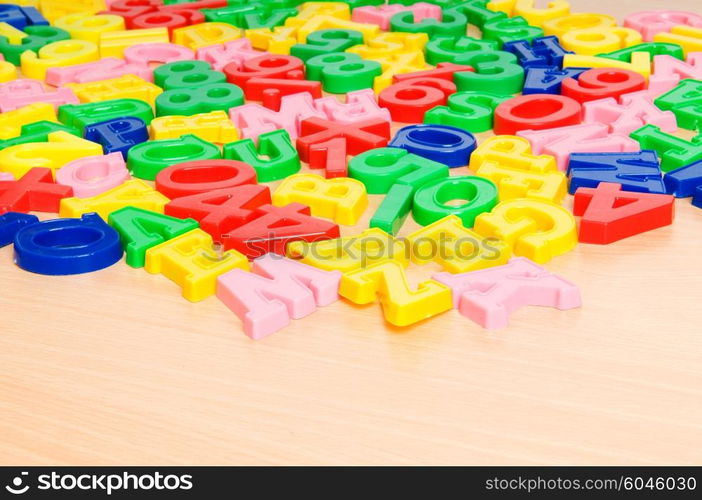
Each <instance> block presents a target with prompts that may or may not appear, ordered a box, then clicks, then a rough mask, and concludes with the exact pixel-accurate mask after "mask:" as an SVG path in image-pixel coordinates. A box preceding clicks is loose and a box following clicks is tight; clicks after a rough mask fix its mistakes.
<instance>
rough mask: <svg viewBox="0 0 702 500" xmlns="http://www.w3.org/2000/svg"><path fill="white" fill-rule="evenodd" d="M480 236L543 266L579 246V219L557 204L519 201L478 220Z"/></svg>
mask: <svg viewBox="0 0 702 500" xmlns="http://www.w3.org/2000/svg"><path fill="white" fill-rule="evenodd" d="M473 229H474V230H475V232H476V233H478V234H481V235H483V236H493V237H496V238H499V239H501V240H504V241H506V242H507V243H508V244H509V245H511V246H512V247H513V249H514V254H515V255H518V256H520V257H527V258H529V259H531V260H533V261H534V262H538V263H540V264H543V263H544V262H548V261H549V260H551V259H552V258H553V257H555V256H557V255H561V254H564V253H566V252H569V251H570V250H572V249H573V248H574V247H575V245H576V244H577V243H578V234H577V232H576V230H575V218H574V217H573V214H571V213H570V212H569V211H568V210H566V209H565V208H564V207H562V206H560V205H556V204H555V203H549V202H546V201H540V200H532V199H530V198H518V199H514V200H508V201H503V202H501V203H499V204H498V205H497V206H496V207H495V208H493V209H492V212H490V213H484V214H480V215H478V217H477V218H476V219H475V227H474V228H473Z"/></svg>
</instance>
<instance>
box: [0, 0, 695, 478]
mask: <svg viewBox="0 0 702 500" xmlns="http://www.w3.org/2000/svg"><path fill="white" fill-rule="evenodd" d="M543 3H544V4H545V2H543ZM571 3H572V4H573V9H572V10H573V11H575V12H585V11H589V12H601V13H608V14H612V15H616V16H617V17H618V18H619V20H620V21H621V20H622V19H623V17H624V16H625V15H626V14H628V13H631V12H635V11H639V10H645V9H647V8H655V7H656V6H657V5H660V2H656V1H654V0H645V1H644V0H621V1H619V2H611V1H604V0H597V1H594V0H587V1H585V0H573V1H572V2H571ZM538 5H542V3H541V2H539V4H538ZM668 7H670V8H676V9H681V10H691V11H695V10H697V12H698V13H700V12H702V9H701V8H700V3H699V1H698V0H675V1H673V2H670V4H669V5H668ZM615 9H616V10H615ZM489 135H490V133H486V134H480V136H481V138H483V139H484V138H485V137H487V136H489ZM682 135H683V136H685V137H690V136H691V134H686V133H684V132H683V133H682ZM452 174H453V175H465V174H466V169H465V168H459V169H454V170H453V172H452ZM371 198H372V201H371V208H369V209H368V210H367V211H366V214H365V216H364V217H363V219H362V220H361V221H360V222H359V224H357V225H356V226H354V227H343V228H342V232H343V234H344V235H352V234H356V233H358V232H360V231H361V230H362V229H364V228H365V227H367V223H368V219H369V218H370V214H371V213H372V212H373V208H374V207H376V206H377V204H378V203H379V201H380V199H381V198H382V197H381V196H372V197H371ZM571 203H572V202H571V197H569V200H568V201H567V202H566V205H568V206H570V205H571ZM676 205H677V206H676V210H677V215H676V220H675V222H674V224H673V225H672V226H669V227H666V228H662V229H658V230H655V231H653V232H649V233H645V234H642V235H639V236H636V237H633V238H629V239H626V240H623V241H621V242H618V243H615V244H612V245H607V246H596V245H585V244H581V245H579V246H578V247H577V248H576V249H575V250H574V251H572V252H570V253H568V254H566V255H563V256H560V257H557V258H556V259H554V260H553V261H551V262H550V263H548V264H547V265H546V267H547V268H548V269H550V270H552V271H554V272H557V273H559V274H561V275H562V276H563V277H565V278H567V279H569V280H571V281H573V282H574V283H576V284H578V285H579V286H580V288H581V291H582V296H583V301H584V305H583V307H582V308H581V309H576V310H571V311H565V312H562V311H557V310H555V309H549V308H538V307H527V308H523V309H521V310H519V311H518V312H516V313H515V314H513V315H512V318H511V324H510V326H509V327H508V328H506V329H504V330H501V331H494V332H493V331H486V330H483V329H481V328H480V327H479V326H477V325H476V324H474V323H472V322H471V321H469V320H468V319H467V318H464V317H462V316H461V315H460V314H459V313H458V312H457V311H455V310H454V311H449V312H447V313H445V314H443V315H441V316H439V317H436V318H434V319H431V320H429V321H426V322H423V323H421V324H419V325H416V326H414V327H411V328H406V329H399V328H391V327H389V326H388V325H387V324H385V323H384V321H383V317H382V312H381V309H380V306H379V305H378V304H375V305H369V306H363V307H361V306H354V305H352V304H350V303H348V302H346V301H343V300H341V301H339V302H337V303H335V304H333V305H331V306H328V307H325V308H322V309H320V310H318V311H317V312H316V313H314V314H313V315H311V316H309V317H307V318H305V319H302V320H299V321H294V322H293V324H292V325H291V326H290V327H288V328H286V329H284V330H282V331H280V332H278V333H276V334H274V335H273V336H271V337H269V338H267V339H265V340H263V341H258V342H254V341H252V340H250V339H249V338H247V337H246V336H245V335H244V334H243V333H242V330H241V323H240V321H239V320H238V319H237V317H236V316H234V314H233V313H231V312H230V311H229V310H228V309H227V308H226V307H225V306H224V305H223V304H222V303H221V302H220V301H219V300H218V299H217V298H215V297H211V298H209V299H207V300H205V301H203V302H200V303H197V304H192V303H189V302H187V301H186V300H184V299H183V298H181V296H180V290H179V289H178V288H177V287H176V285H175V284H173V283H172V282H170V281H169V280H168V279H166V278H165V277H163V276H161V275H150V274H148V273H146V272H145V271H143V270H141V269H132V268H129V267H128V266H127V265H126V264H124V263H123V262H121V263H119V264H117V265H115V266H113V267H111V268H109V269H106V270H103V271H100V272H96V273H92V274H88V275H81V276H68V277H51V276H40V275H35V274H31V273H28V272H25V271H22V270H21V269H19V268H18V267H15V266H14V265H13V264H12V250H11V247H5V248H4V249H2V250H0V436H1V438H0V464H5V465H7V464H46V465H49V464H52V465H53V464H57V465H58V464H144V465H149V464H699V463H700V462H701V461H702V305H701V304H702V239H701V238H702V236H701V235H702V233H701V228H702V210H700V209H698V208H694V207H692V206H691V205H690V200H689V199H683V200H678V201H677V202H676ZM416 228H417V225H416V224H415V223H414V222H413V221H411V220H408V221H407V223H406V224H405V226H404V228H403V231H402V232H401V234H402V235H405V234H408V233H409V232H411V231H413V230H415V229H416ZM437 269H438V267H437V266H434V265H433V264H431V265H427V266H424V267H418V266H412V267H411V269H410V271H409V274H410V280H411V282H412V283H417V282H419V281H421V280H423V279H426V278H428V277H429V276H430V275H431V274H432V273H433V272H435V271H436V270H437Z"/></svg>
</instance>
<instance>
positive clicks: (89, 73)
mask: <svg viewBox="0 0 702 500" xmlns="http://www.w3.org/2000/svg"><path fill="white" fill-rule="evenodd" d="M128 74H133V75H136V76H138V77H140V78H143V79H144V80H148V81H152V80H153V70H152V69H150V68H148V67H146V66H139V65H136V64H126V63H125V62H124V61H123V60H122V59H117V58H116V57H105V58H104V59H100V60H99V61H93V62H89V63H83V64H74V65H72V66H61V67H55V68H49V69H48V71H47V72H46V83H48V84H49V85H55V86H56V87H59V86H61V85H64V84H66V83H85V82H96V81H98V80H107V79H109V78H119V77H120V76H124V75H128Z"/></svg>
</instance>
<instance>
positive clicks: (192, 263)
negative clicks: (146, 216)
mask: <svg viewBox="0 0 702 500" xmlns="http://www.w3.org/2000/svg"><path fill="white" fill-rule="evenodd" d="M234 268H238V269H243V270H244V271H248V270H249V261H248V260H247V259H246V257H244V256H243V255H242V254H240V253H239V252H237V251H236V250H228V251H226V252H223V253H222V254H218V253H217V252H215V250H214V248H213V245H212V236H210V235H209V234H207V233H206V232H205V231H203V230H202V229H193V230H192V231H188V232H187V233H185V234H182V235H180V236H177V237H175V238H173V239H171V240H168V241H166V242H163V243H161V244H160V245H156V246H155V247H151V248H149V249H148V250H147V251H146V262H145V264H144V269H145V270H146V271H147V272H149V273H151V274H158V273H161V274H163V275H164V276H165V277H167V278H168V279H170V280H172V281H174V282H175V283H177V284H178V285H180V287H181V288H182V289H183V297H185V298H186V299H188V300H189V301H191V302H198V301H200V300H203V299H206V298H207V297H209V296H211V295H214V293H215V290H216V286H217V277H218V276H219V275H220V274H224V273H226V272H227V271H231V270H232V269H234Z"/></svg>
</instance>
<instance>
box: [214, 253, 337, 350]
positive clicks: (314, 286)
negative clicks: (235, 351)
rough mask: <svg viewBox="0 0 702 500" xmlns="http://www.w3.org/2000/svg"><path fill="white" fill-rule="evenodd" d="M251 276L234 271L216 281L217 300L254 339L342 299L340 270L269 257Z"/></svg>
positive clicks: (261, 259) (257, 264)
mask: <svg viewBox="0 0 702 500" xmlns="http://www.w3.org/2000/svg"><path fill="white" fill-rule="evenodd" d="M252 271H253V272H252V273H249V272H246V271H243V270H241V269H234V270H232V271H229V272H228V273H225V274H222V275H221V276H220V277H219V278H217V297H218V298H219V299H220V300H221V301H222V302H224V304H225V305H226V306H227V307H228V308H229V309H231V310H232V311H233V312H234V314H236V315H237V316H238V317H239V318H240V319H241V320H242V321H243V322H244V333H246V335H248V336H249V337H251V338H252V339H254V340H258V339H261V338H263V337H266V336H268V335H270V334H272V333H273V332H276V331H278V330H280V329H281V328H283V327H285V326H287V325H288V324H290V319H291V318H292V319H299V318H302V317H304V316H307V315H308V314H311V313H313V312H314V311H315V309H316V308H317V306H325V305H328V304H331V303H332V302H334V301H336V300H337V299H338V298H339V295H338V292H339V280H340V279H341V272H340V271H323V270H321V269H317V268H315V267H312V266H308V265H307V264H303V263H302V262H296V261H294V260H290V259H287V258H285V257H281V256H279V255H273V254H266V255H264V256H263V257H259V258H258V259H256V260H255V261H254V262H253V267H252Z"/></svg>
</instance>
